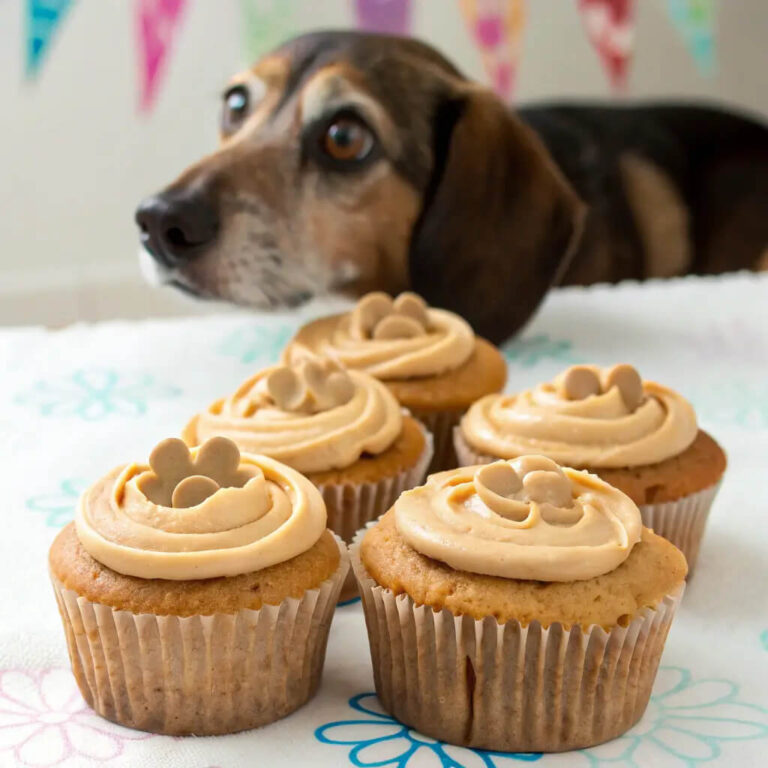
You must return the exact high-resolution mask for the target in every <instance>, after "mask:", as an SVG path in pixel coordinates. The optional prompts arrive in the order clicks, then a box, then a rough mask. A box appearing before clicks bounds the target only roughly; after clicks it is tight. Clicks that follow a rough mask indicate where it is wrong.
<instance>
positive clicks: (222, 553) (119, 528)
mask: <svg viewBox="0 0 768 768" xmlns="http://www.w3.org/2000/svg"><path fill="white" fill-rule="evenodd" d="M325 526H326V510H325V504H324V502H323V499H322V497H321V496H320V493H319V491H318V490H317V489H316V488H315V486H314V485H312V483H311V482H310V481H309V480H307V479H306V478H305V477H303V476H302V475H300V474H299V473H298V472H296V471H295V470H293V469H291V468H289V467H286V466H285V465H283V464H280V463H279V462H277V461H275V460H274V459H269V458H267V457H266V456H251V455H241V454H240V452H239V450H238V448H237V446H236V445H235V444H234V443H233V442H232V441H231V440H227V439H226V438H223V437H217V438H213V439H211V440H209V441H208V442H206V443H205V444H204V445H202V446H201V447H200V448H193V449H192V450H191V451H190V450H189V449H188V448H187V446H186V445H184V443H183V442H182V441H181V440H178V439H176V438H169V439H167V440H164V441H163V442H161V443H160V444H158V445H157V446H156V447H155V449H154V450H153V451H152V454H151V455H150V457H149V464H148V465H145V464H129V465H128V466H125V467H118V468H117V469H115V470H113V471H112V472H110V473H109V474H107V475H106V476H105V477H103V478H102V479H101V480H99V481H98V482H97V483H96V484H95V485H93V486H92V487H91V488H90V489H89V490H87V491H86V492H85V493H84V494H83V496H82V497H81V499H80V504H79V506H78V510H77V514H76V516H75V527H76V530H77V535H78V537H79V539H80V541H81V543H82V545H83V547H84V548H85V550H86V551H87V552H88V553H89V554H90V555H91V556H92V557H93V558H94V559H96V560H98V561H99V562H100V563H102V564H103V565H106V566H107V567H108V568H112V570H114V571H117V572H119V573H122V574H125V575H127V576H138V577H139V578H143V579H173V580H189V579H210V578H215V577H219V576H237V575H238V574H242V573H251V572H253V571H258V570H261V569H262V568H267V567H269V566H270V565H275V564H276V563H282V562H285V561H287V560H290V559H291V558H293V557H296V556H297V555H300V554H301V553H302V552H305V551H307V550H308V549H310V548H311V547H312V546H314V544H315V543H316V542H317V541H318V539H319V538H320V536H321V535H322V533H323V531H324V530H325Z"/></svg>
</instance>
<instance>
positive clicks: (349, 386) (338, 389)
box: [266, 358, 355, 414]
mask: <svg viewBox="0 0 768 768" xmlns="http://www.w3.org/2000/svg"><path fill="white" fill-rule="evenodd" d="M266 390H267V393H268V395H269V397H270V399H271V400H272V402H274V404H275V405H277V407H278V408H280V409H281V410H283V411H290V412H293V413H308V414H312V413H319V412H321V411H328V410H330V409H331V408H336V407H338V406H340V405H344V404H346V403H348V402H349V401H350V400H351V399H352V397H353V395H354V394H355V382H354V381H353V380H352V377H351V376H350V375H349V373H347V371H345V370H344V369H343V368H341V367H340V366H339V365H337V364H336V363H335V362H333V361H332V360H328V359H325V358H313V359H310V360H302V361H301V362H300V363H298V364H296V365H294V366H289V365H281V366H278V367H277V368H275V369H274V370H273V371H272V372H271V373H270V374H269V375H268V376H267V379H266Z"/></svg>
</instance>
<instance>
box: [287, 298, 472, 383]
mask: <svg viewBox="0 0 768 768" xmlns="http://www.w3.org/2000/svg"><path fill="white" fill-rule="evenodd" d="M327 320H329V321H331V322H316V323H310V324H309V325H307V326H305V327H304V328H302V329H301V330H300V331H299V333H298V334H297V335H296V337H295V338H294V339H293V341H292V342H291V343H290V344H289V346H288V347H287V349H286V350H285V352H284V359H285V360H286V361H289V362H290V361H295V360H301V359H305V358H307V357H312V356H315V355H323V356H326V357H329V358H331V359H333V360H336V361H337V362H339V363H341V364H342V365H344V367H346V368H353V369H355V370H361V371H365V372H366V373H369V374H370V375H371V376H375V377H376V378H377V379H382V380H385V381H386V380H391V379H409V378H418V377H425V376H438V375H440V374H442V373H446V372H447V371H452V370H455V369H456V368H459V367H461V366H462V365H463V364H464V363H465V362H466V361H467V360H468V359H469V357H470V355H471V354H472V351H473V349H474V347H475V335H474V333H473V331H472V328H471V327H470V326H469V324H468V323H467V322H466V321H465V320H463V319H462V318H461V317H459V316H458V315H456V314H454V313H453V312H448V311H446V310H442V309H433V308H430V307H428V306H427V304H426V303H425V302H424V300H423V299H422V298H421V297H420V296H417V295H416V294H415V293H401V294H400V295H399V296H398V297H397V298H396V299H394V301H393V300H392V299H391V298H390V297H389V296H388V295H387V294H386V293H380V292H376V293H369V294H367V295H365V296H363V297H362V298H361V299H360V301H358V303H357V305H356V306H355V307H354V309H353V310H352V311H351V312H348V313H347V314H343V315H338V316H336V317H333V318H327Z"/></svg>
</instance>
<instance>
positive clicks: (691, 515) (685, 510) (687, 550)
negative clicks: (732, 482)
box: [639, 482, 720, 578]
mask: <svg viewBox="0 0 768 768" xmlns="http://www.w3.org/2000/svg"><path fill="white" fill-rule="evenodd" d="M718 490H720V483H719V482H717V483H715V485H713V486H710V487H709V488H705V489H704V490H703V491H697V492H696V493H690V494H688V495H687V496H683V497H682V498H680V499H677V500H676V501H663V502H661V503H659V504H640V505H639V509H640V515H641V516H642V518H643V525H645V526H647V527H648V528H653V530H654V532H655V533H658V534H659V536H663V537H664V538H665V539H667V541H671V542H672V543H673V544H674V545H675V546H676V547H677V548H678V549H679V550H680V551H681V552H682V553H683V554H684V555H685V559H686V560H687V561H688V578H690V576H691V573H692V572H693V568H694V566H695V565H696V561H697V560H698V557H699V548H700V547H701V540H702V539H703V538H704V529H705V528H706V525H707V519H708V518H709V510H710V509H711V508H712V502H713V501H714V500H715V496H716V495H717V492H718Z"/></svg>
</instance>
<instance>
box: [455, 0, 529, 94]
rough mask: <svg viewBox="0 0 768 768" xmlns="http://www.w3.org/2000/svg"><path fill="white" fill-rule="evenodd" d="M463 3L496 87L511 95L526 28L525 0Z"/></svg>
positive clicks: (462, 5) (484, 0)
mask: <svg viewBox="0 0 768 768" xmlns="http://www.w3.org/2000/svg"><path fill="white" fill-rule="evenodd" d="M461 7H462V10H463V12H464V17H465V19H466V21H467V24H468V25H469V28H470V30H471V31H472V36H473V37H474V39H475V42H476V43H477V46H478V48H479V49H480V52H481V54H482V57H483V64H484V65H485V69H486V71H487V72H488V75H489V77H490V79H491V84H492V85H493V88H494V90H495V91H496V93H498V94H499V96H501V97H502V98H503V99H506V100H508V99H510V98H511V96H512V93H513V91H514V87H515V74H516V71H517V62H518V59H519V57H520V48H521V41H522V36H523V30H524V28H525V20H526V13H525V6H524V0H462V2H461Z"/></svg>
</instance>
